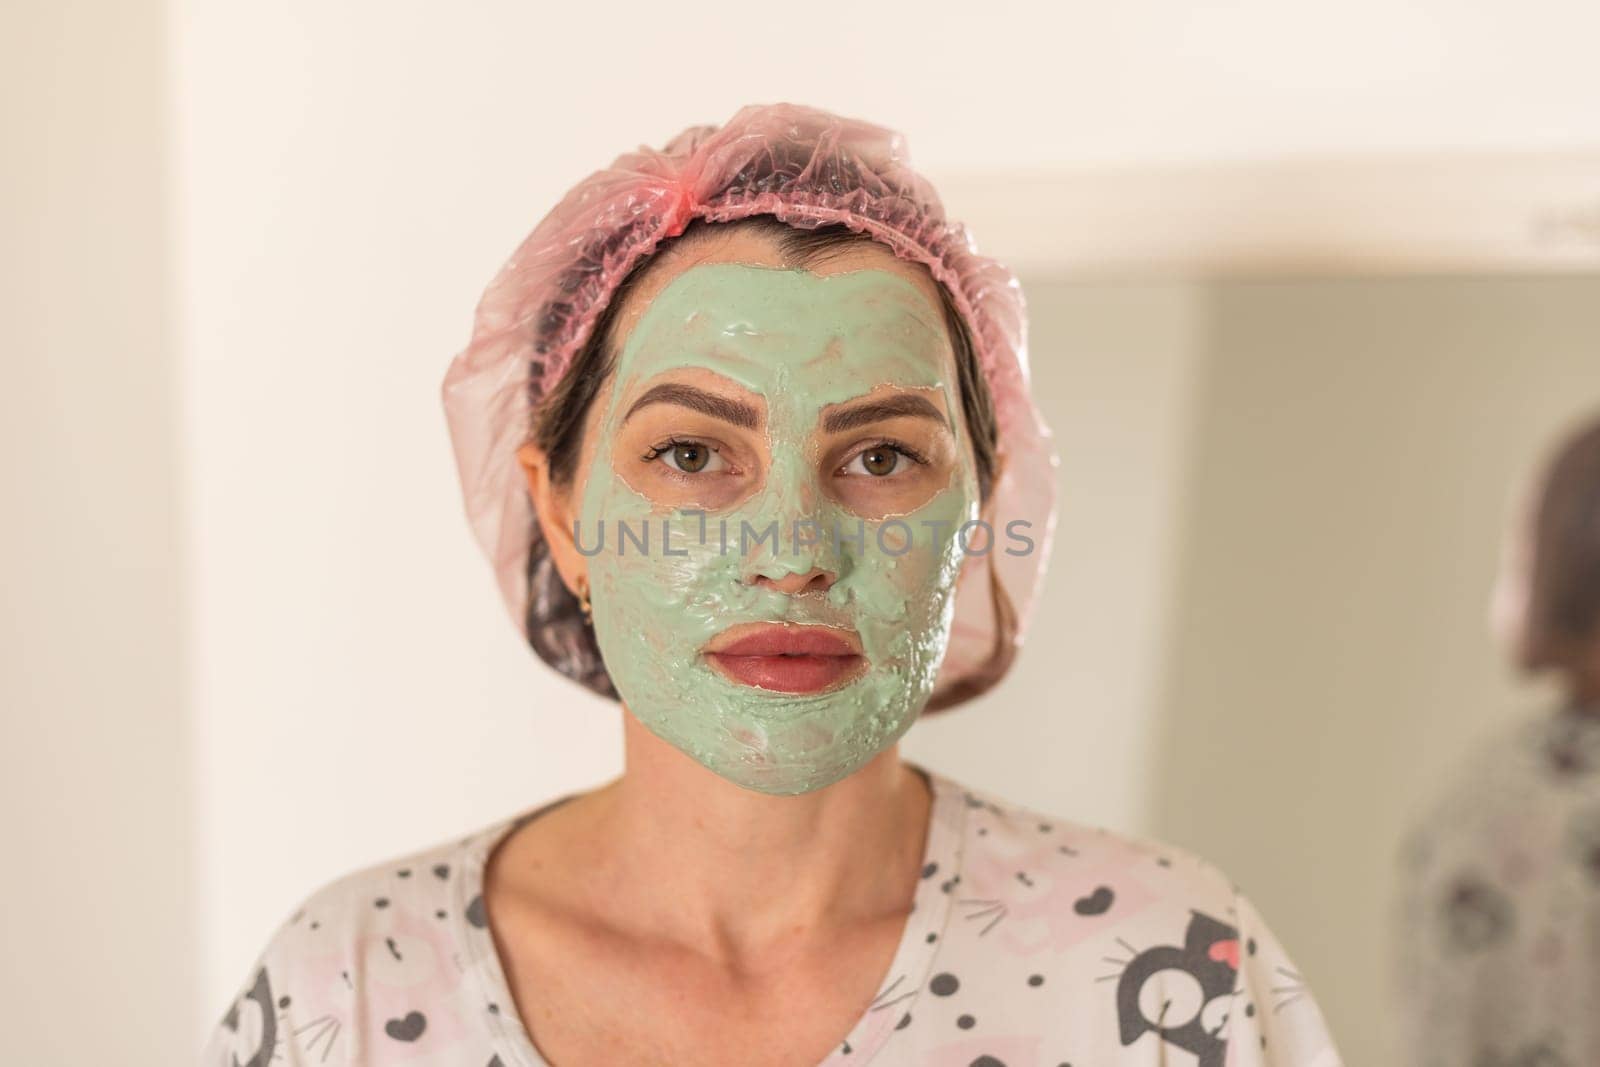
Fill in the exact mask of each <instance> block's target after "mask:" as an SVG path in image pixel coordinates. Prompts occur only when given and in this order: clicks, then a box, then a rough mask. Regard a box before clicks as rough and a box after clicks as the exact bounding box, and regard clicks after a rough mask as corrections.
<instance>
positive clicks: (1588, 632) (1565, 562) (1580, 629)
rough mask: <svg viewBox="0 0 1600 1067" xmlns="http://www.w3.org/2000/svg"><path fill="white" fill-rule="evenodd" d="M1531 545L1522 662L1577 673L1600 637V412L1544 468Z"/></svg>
mask: <svg viewBox="0 0 1600 1067" xmlns="http://www.w3.org/2000/svg"><path fill="white" fill-rule="evenodd" d="M1530 547H1531V552H1530V560H1531V563H1530V568H1529V569H1530V573H1529V575H1528V611H1527V621H1526V624H1525V628H1524V638H1523V649H1522V665H1523V667H1525V668H1526V669H1527V670H1530V671H1538V670H1545V669H1555V670H1557V671H1561V672H1563V673H1565V674H1568V675H1572V676H1574V678H1576V677H1577V676H1579V675H1581V674H1582V673H1583V672H1584V671H1586V670H1588V671H1592V670H1593V669H1594V667H1593V663H1594V661H1595V659H1596V656H1597V653H1596V651H1595V649H1594V647H1593V646H1594V644H1595V642H1596V641H1597V640H1600V420H1597V421H1594V422H1591V423H1588V424H1587V425H1585V426H1583V427H1581V428H1580V429H1578V430H1577V431H1576V432H1574V433H1573V434H1572V435H1571V436H1570V437H1568V438H1567V439H1566V440H1565V442H1564V443H1563V444H1562V446H1561V447H1560V449H1559V450H1558V451H1557V452H1556V453H1555V457H1554V459H1552V460H1551V462H1550V464H1549V466H1548V467H1547V468H1546V469H1545V474H1544V478H1543V481H1542V482H1541V484H1540V487H1539V496H1538V503H1537V505H1536V506H1535V510H1534V514H1533V520H1532V544H1531V546H1530Z"/></svg>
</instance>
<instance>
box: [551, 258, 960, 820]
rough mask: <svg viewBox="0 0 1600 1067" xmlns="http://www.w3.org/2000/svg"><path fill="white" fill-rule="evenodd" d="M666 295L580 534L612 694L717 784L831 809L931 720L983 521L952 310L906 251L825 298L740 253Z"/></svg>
mask: <svg viewBox="0 0 1600 1067" xmlns="http://www.w3.org/2000/svg"><path fill="white" fill-rule="evenodd" d="M644 281H646V282H647V284H645V285H643V286H641V287H640V288H639V289H638V290H636V291H635V293H634V294H633V298H632V300H631V301H630V306H629V307H627V308H625V309H621V310H622V314H621V317H620V319H619V323H618V329H617V333H616V341H617V344H618V346H619V348H618V352H619V357H618V362H617V367H616V372H615V375H614V377H613V379H612V381H611V382H610V383H609V385H608V386H607V387H606V388H605V389H604V390H603V391H602V393H601V394H600V396H599V397H598V399H597V401H596V403H595V404H594V405H593V408H592V409H591V411H590V413H589V425H588V428H587V436H586V439H585V445H584V450H583V453H582V455H581V456H580V462H579V477H578V479H577V481H576V484H575V485H574V488H573V496H572V498H571V501H570V510H569V515H570V516H571V517H572V518H573V519H574V520H575V527H574V532H575V534H576V537H575V542H576V549H577V555H578V560H580V561H581V563H578V564H577V565H578V566H579V568H580V569H581V570H582V571H583V572H584V573H585V576H586V578H587V581H588V584H589V588H590V591H591V598H592V603H593V618H594V627H595V634H596V637H597V639H598V643H599V646H600V650H601V652H602V654H603V655H604V657H605V663H606V669H607V670H608V671H609V673H610V674H611V677H612V680H613V682H614V684H615V685H616V688H617V691H618V693H620V694H621V696H622V699H623V702H624V703H625V704H626V705H627V708H628V709H629V711H631V712H632V713H633V714H634V715H635V716H636V717H637V718H638V719H639V720H640V721H641V722H643V723H644V724H645V725H646V726H647V727H648V728H649V729H650V730H651V731H652V732H654V733H655V734H657V735H658V736H660V737H661V738H663V739H664V740H666V741H668V742H669V743H671V744H672V745H674V746H676V747H677V748H679V749H681V750H682V751H684V752H685V753H687V754H688V755H690V756H691V757H693V758H694V759H695V760H697V761H699V762H700V763H701V764H703V765H704V766H706V767H708V768H709V769H711V770H712V771H715V772H716V773H717V774H719V775H722V776H723V777H726V778H728V779H730V780H732V781H734V782H737V783H739V784H740V785H743V786H746V787H747V788H751V789H756V790H760V791H762V792H767V793H775V794H792V793H801V792H806V791H809V790H813V789H818V788H821V787H823V786H825V785H828V784H831V783H832V782H835V781H838V780H839V779H841V778H843V777H845V776H846V775H848V774H850V773H851V772H853V771H855V770H856V769H857V768H859V767H861V766H862V765H863V764H865V763H866V762H867V761H868V760H870V759H871V758H872V757H873V756H875V755H876V754H878V753H879V752H881V751H883V750H884V749H885V748H887V747H888V746H889V745H891V744H893V743H894V742H895V741H896V740H897V739H898V738H899V737H900V736H901V734H903V733H904V732H905V730H906V729H907V728H909V726H910V725H911V723H912V722H913V721H914V719H915V718H916V716H917V715H918V713H919V712H920V711H921V709H922V707H923V705H924V703H925V702H926V700H927V698H928V695H929V693H930V692H931V690H932V687H933V681H934V676H935V674H936V672H937V669H938V666H939V662H940V660H941V659H942V657H943V655H944V650H945V646H946V643H947V640H948V636H949V628H950V621H951V614H952V609H953V606H954V591H955V583H956V578H957V575H958V572H959V569H960V563H961V558H962V547H961V543H960V540H959V539H958V537H957V532H958V530H960V528H961V527H962V526H963V524H964V523H967V522H969V521H971V520H974V519H976V518H977V514H978V491H977V482H976V476H975V471H974V463H973V458H972V450H971V447H970V444H969V442H968V441H967V439H966V429H965V426H964V424H963V421H962V418H961V414H960V413H961V410H962V408H961V403H960V396H959V393H958V391H957V390H958V387H957V385H956V378H955V364H954V356H953V352H952V349H951V345H950V339H949V336H948V333H947V331H946V329H945V326H944V318H943V314H942V310H941V305H940V303H939V299H938V293H937V290H936V289H935V288H934V285H933V283H932V282H931V280H929V279H928V278H927V277H926V276H925V275H923V274H921V273H920V270H919V269H918V268H916V267H914V266H913V265H911V264H907V263H904V262H902V261H899V260H897V259H896V258H895V257H894V255H893V253H892V252H890V251H888V250H887V249H879V248H876V247H875V246H874V247H868V248H861V249H852V250H850V251H849V252H847V253H845V254H844V255H841V256H839V257H838V258H836V259H835V260H833V261H831V262H830V263H829V264H828V265H827V266H826V267H825V268H822V270H821V272H820V273H814V272H812V271H808V270H794V269H785V268H783V267H782V266H781V264H780V262H779V260H778V259H777V256H776V254H775V252H774V251H773V250H771V249H770V248H769V247H768V246H767V245H766V243H765V242H764V241H762V240H760V239H759V238H756V237H745V236H741V235H735V236H732V237H728V238H715V239H712V240H708V241H705V242H702V243H700V244H698V245H696V246H695V247H694V248H693V249H692V250H691V251H688V252H675V253H673V254H672V255H671V256H670V258H668V259H666V260H664V261H662V262H660V263H658V264H656V265H655V266H654V267H653V269H652V272H651V274H650V275H648V276H647V277H646V279H644Z"/></svg>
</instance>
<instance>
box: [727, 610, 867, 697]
mask: <svg viewBox="0 0 1600 1067" xmlns="http://www.w3.org/2000/svg"><path fill="white" fill-rule="evenodd" d="M730 635H731V636H730ZM705 655H706V659H707V661H709V662H710V663H711V665H712V666H713V667H715V668H716V669H717V670H718V671H719V672H720V673H722V674H723V675H724V676H726V677H728V678H730V679H731V680H733V681H735V682H739V683H740V684H742V685H748V686H752V687H754V688H756V689H770V690H773V691H776V692H780V693H819V692H822V691H823V690H826V689H830V688H834V687H837V686H839V685H842V684H844V683H846V682H848V681H849V680H851V679H853V678H854V677H855V676H856V675H858V674H859V673H860V672H861V670H862V669H863V667H864V666H865V665H866V657H865V656H863V655H862V654H861V642H860V640H859V639H857V638H856V636H855V634H853V633H851V634H846V633H844V632H842V631H839V630H832V629H829V628H827V627H824V626H794V625H782V624H776V623H768V624H759V623H758V624H755V625H750V626H735V627H732V628H731V629H729V630H725V631H723V633H721V634H719V635H718V636H717V637H716V638H715V639H713V640H712V642H711V644H710V645H708V646H707V647H706V650H705Z"/></svg>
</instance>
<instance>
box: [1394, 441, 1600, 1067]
mask: <svg viewBox="0 0 1600 1067" xmlns="http://www.w3.org/2000/svg"><path fill="white" fill-rule="evenodd" d="M1532 504H1533V506H1532V508H1531V509H1530V510H1529V512H1528V513H1527V516H1526V518H1525V520H1524V521H1523V523H1522V524H1521V526H1520V527H1519V528H1517V529H1516V530H1514V531H1513V536H1512V537H1511V538H1510V539H1508V541H1507V545H1508V548H1509V549H1510V551H1508V552H1507V554H1506V561H1505V562H1506V565H1505V566H1504V567H1503V569H1502V572H1501V576H1500V582H1499V583H1498V586H1497V589H1496V594H1497V595H1496V597H1495V607H1496V610H1495V622H1496V629H1497V630H1498V631H1499V636H1500V637H1501V639H1502V640H1503V641H1504V642H1505V644H1506V645H1507V646H1508V649H1509V651H1510V653H1511V656H1512V659H1513V661H1514V662H1515V663H1516V665H1517V666H1518V667H1519V668H1521V669H1522V670H1523V671H1524V672H1526V673H1528V674H1534V675H1545V674H1547V675H1551V676H1553V678H1554V679H1555V681H1556V682H1557V683H1558V684H1559V686H1560V693H1561V699H1560V700H1559V702H1558V703H1556V704H1555V705H1554V707H1552V708H1548V709H1541V710H1540V711H1538V712H1536V713H1535V714H1532V715H1527V716H1522V717H1519V718H1517V719H1516V720H1514V721H1512V722H1510V723H1508V724H1506V725H1505V726H1503V727H1501V728H1500V729H1498V730H1495V731H1493V733H1492V734H1490V735H1489V736H1487V737H1484V738H1482V739H1481V741H1480V743H1479V745H1478V746H1477V747H1476V750H1475V752H1474V754H1473V755H1472V756H1471V757H1470V758H1469V759H1468V760H1467V761H1466V762H1465V763H1464V764H1463V765H1461V766H1460V767H1459V768H1457V773H1456V777H1455V780H1454V782H1452V783H1451V784H1450V785H1449V786H1448V787H1447V788H1446V789H1445V790H1444V791H1443V792H1442V793H1441V795H1440V796H1439V797H1438V798H1436V801H1435V803H1434V805H1433V807H1432V809H1431V810H1430V811H1429V812H1428V813H1427V814H1426V815H1425V816H1424V817H1423V818H1422V819H1420V820H1419V822H1418V823H1417V825H1416V826H1414V827H1413V828H1412V830H1411V832H1410V833H1409V834H1408V835H1407V837H1406V839H1405V842H1404V847H1403V849H1402V853H1401V871H1400V874H1401V878H1400V885H1401V890H1400V894H1399V902H1398V906H1397V908H1396V913H1395V916H1394V919H1395V934H1396V937H1395V944H1396V946H1397V953H1396V964H1397V972H1398V974H1399V975H1400V978H1401V983H1402V984H1401V994H1402V998H1403V999H1402V1004H1403V1007H1404V1010H1403V1011H1402V1013H1401V1018H1402V1019H1403V1020H1404V1022H1405V1024H1406V1026H1407V1030H1408V1040H1409V1043H1410V1047H1409V1049H1408V1052H1409V1053H1410V1055H1409V1057H1408V1058H1407V1060H1406V1062H1407V1063H1414V1064H1417V1065H1418V1067H1433V1065H1435V1064H1437V1065H1441V1067H1443V1065H1446V1064H1449V1065H1452V1067H1453V1065H1455V1064H1463V1063H1464V1064H1473V1065H1474V1067H1479V1065H1481V1067H1577V1065H1579V1064H1592V1063H1600V1013H1597V1011H1596V1005H1597V1004H1600V942H1597V940H1596V936H1597V931H1600V421H1592V422H1590V423H1589V424H1588V425H1587V426H1585V427H1581V428H1579V429H1578V430H1577V431H1575V432H1574V433H1572V434H1571V435H1570V436H1569V437H1568V439H1567V440H1566V441H1565V442H1563V444H1562V445H1561V447H1560V448H1559V449H1558V450H1557V452H1556V454H1555V456H1554V459H1553V460H1552V462H1551V463H1550V464H1549V466H1548V467H1547V468H1546V469H1545V470H1544V471H1543V472H1542V476H1541V480H1540V484H1539V486H1538V490H1537V492H1536V493H1535V494H1534V496H1533V498H1532Z"/></svg>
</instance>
